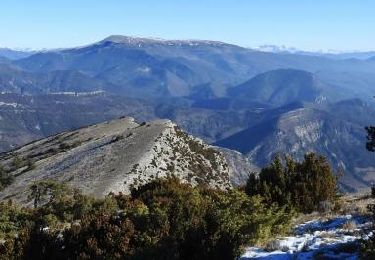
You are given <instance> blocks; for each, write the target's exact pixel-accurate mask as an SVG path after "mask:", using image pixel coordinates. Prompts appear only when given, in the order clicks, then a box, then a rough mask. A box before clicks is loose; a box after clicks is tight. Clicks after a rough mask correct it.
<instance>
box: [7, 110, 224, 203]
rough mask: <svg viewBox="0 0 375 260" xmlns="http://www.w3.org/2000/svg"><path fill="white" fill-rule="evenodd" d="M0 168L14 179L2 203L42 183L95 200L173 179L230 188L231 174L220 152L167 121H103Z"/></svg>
mask: <svg viewBox="0 0 375 260" xmlns="http://www.w3.org/2000/svg"><path fill="white" fill-rule="evenodd" d="M0 164H1V165H2V167H3V168H4V170H5V171H7V172H8V173H9V174H10V175H12V176H14V182H13V183H12V184H11V185H9V186H7V187H6V188H5V189H4V190H2V191H1V192H0V199H14V200H17V201H20V202H23V203H26V197H27V196H26V194H27V187H28V186H29V185H30V184H31V183H32V182H34V181H39V180H45V179H53V180H58V181H61V182H65V183H67V184H69V185H71V186H73V187H76V188H79V189H81V190H82V191H83V192H84V193H85V194H89V195H93V196H95V197H99V198H100V197H104V196H105V195H106V194H108V193H110V192H123V193H129V192H130V189H131V187H137V186H139V185H141V184H144V183H146V182H148V181H150V180H152V179H155V178H159V177H166V176H172V175H174V176H177V177H179V178H180V179H182V180H183V181H185V182H190V183H192V184H193V185H197V184H203V185H208V186H210V187H213V188H220V189H226V188H230V187H231V184H230V182H229V174H230V172H231V171H230V170H229V167H228V165H227V163H226V160H225V158H224V157H223V156H222V154H221V153H220V152H218V151H217V150H215V149H213V148H212V147H210V146H208V145H206V144H204V143H203V142H202V141H201V140H200V139H197V138H194V137H192V136H190V135H188V134H186V133H185V132H183V131H182V130H180V128H179V127H178V126H177V125H175V124H174V123H172V122H171V121H169V120H157V121H153V122H150V123H145V122H144V123H141V124H139V123H136V122H135V121H134V119H133V118H128V117H127V118H121V119H117V120H113V121H107V122H105V123H101V124H96V125H92V126H89V127H85V128H81V129H78V130H75V131H72V132H65V133H61V134H58V135H55V136H51V137H48V138H45V139H41V140H39V141H35V142H33V143H30V144H28V145H25V146H23V147H21V148H19V149H16V150H13V151H11V152H9V153H5V154H3V155H2V156H1V157H0Z"/></svg>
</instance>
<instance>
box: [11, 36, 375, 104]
mask: <svg viewBox="0 0 375 260" xmlns="http://www.w3.org/2000/svg"><path fill="white" fill-rule="evenodd" d="M15 64H17V65H18V66H20V67H21V68H23V69H26V70H29V71H33V72H46V71H53V70H78V71H80V72H83V73H85V74H87V75H89V76H91V77H95V78H100V79H102V80H105V81H107V82H109V83H112V84H115V85H117V86H118V88H117V89H118V90H119V92H122V93H129V88H130V89H131V90H132V91H133V92H134V93H133V95H136V96H144V95H145V92H146V94H148V95H150V96H151V97H152V96H166V95H167V96H172V97H181V96H189V95H191V94H193V93H194V94H195V96H197V95H199V92H200V89H199V87H200V86H203V85H204V86H208V87H209V88H210V90H211V91H212V93H214V94H215V95H216V96H225V91H226V89H227V88H228V87H230V86H235V85H238V84H241V83H243V82H245V81H246V80H249V79H250V78H252V77H253V76H255V75H257V74H259V73H263V72H266V71H269V70H275V69H280V68H293V69H298V70H305V71H308V72H311V73H316V74H318V75H320V78H321V80H322V81H324V82H326V83H327V84H332V85H335V86H336V85H338V86H340V87H341V88H342V89H343V90H345V92H346V91H347V90H350V89H353V85H352V83H356V82H362V81H364V80H365V81H368V84H374V83H375V79H374V78H373V77H371V76H369V75H367V74H371V73H372V72H373V71H374V69H375V63H372V62H369V61H366V60H336V59H329V58H326V57H316V56H306V55H300V54H283V53H282V54H279V53H265V52H259V51H254V50H250V49H246V48H242V47H239V46H235V45H230V44H225V43H220V42H210V41H166V40H154V39H145V38H132V37H125V36H112V37H109V38H107V39H104V40H103V41H100V42H98V43H95V44H92V45H88V46H85V47H80V48H73V49H64V50H57V51H49V52H41V53H37V54H35V55H32V56H30V57H27V58H25V59H21V60H18V61H16V62H15ZM342 74H350V77H351V81H352V82H347V80H345V79H342V80H341V77H342ZM332 77H333V78H334V79H332ZM335 79H340V80H339V81H337V80H335ZM122 89H123V91H121V90H122ZM144 89H147V91H143V90H144ZM203 91H204V92H207V89H206V88H205V89H203ZM355 94H356V96H358V95H361V96H362V97H363V96H367V95H369V92H368V90H367V89H366V90H364V91H363V93H361V92H359V93H355Z"/></svg>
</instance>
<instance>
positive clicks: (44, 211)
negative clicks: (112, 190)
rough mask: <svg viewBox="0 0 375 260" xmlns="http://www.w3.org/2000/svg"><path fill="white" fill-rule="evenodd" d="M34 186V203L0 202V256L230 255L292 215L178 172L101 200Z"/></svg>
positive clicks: (279, 229)
mask: <svg viewBox="0 0 375 260" xmlns="http://www.w3.org/2000/svg"><path fill="white" fill-rule="evenodd" d="M38 185H39V186H38V187H36V186H35V185H34V186H32V191H33V192H32V194H33V196H31V197H30V199H34V205H36V206H37V207H36V208H35V209H32V210H30V209H23V208H20V207H16V206H14V205H11V206H9V205H7V204H5V203H3V204H1V205H2V207H3V208H2V209H3V210H4V211H5V212H8V213H3V215H4V216H6V217H3V218H2V219H0V227H1V226H3V225H4V224H6V225H7V226H8V228H7V229H3V230H2V232H3V237H4V240H5V242H4V243H2V244H1V245H0V254H2V255H3V256H5V258H12V257H20V258H30V259H51V258H56V259H76V258H82V259H104V258H105V259H235V258H236V257H237V256H239V255H240V253H241V252H242V249H243V247H244V246H245V245H247V244H255V243H259V242H263V241H265V240H267V239H268V238H270V237H271V236H275V235H276V234H279V233H283V232H285V231H287V230H288V228H289V224H290V219H291V216H292V213H290V212H288V211H286V210H285V208H283V207H278V206H269V205H267V206H266V204H265V203H264V201H263V199H262V198H261V197H260V196H251V197H249V196H247V195H246V194H245V193H244V192H242V191H239V190H231V191H227V192H224V191H218V190H211V189H207V188H203V187H195V188H193V187H191V186H190V185H188V184H182V183H180V181H179V180H178V179H177V178H171V179H167V180H156V181H153V182H151V183H149V184H146V185H144V186H141V187H139V188H138V189H135V190H133V191H132V194H131V195H130V196H126V195H123V194H117V195H115V194H110V195H109V196H107V197H106V198H105V199H104V200H96V199H92V198H89V197H87V196H84V195H82V194H81V193H79V192H78V191H76V190H72V189H69V188H67V187H64V186H62V185H52V184H51V183H42V184H38ZM61 191H64V192H61ZM39 195H40V196H39ZM42 195H43V196H42ZM44 196H48V197H49V199H47V198H46V197H44ZM35 199H37V201H38V202H35ZM42 200H44V201H47V202H46V204H44V205H42V206H38V205H39V202H40V201H42ZM15 208H16V209H15ZM12 212H13V213H12ZM9 230H11V231H12V233H10V232H9ZM4 234H6V235H5V236H4ZM0 236H1V235H0Z"/></svg>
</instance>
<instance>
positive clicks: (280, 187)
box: [245, 153, 337, 213]
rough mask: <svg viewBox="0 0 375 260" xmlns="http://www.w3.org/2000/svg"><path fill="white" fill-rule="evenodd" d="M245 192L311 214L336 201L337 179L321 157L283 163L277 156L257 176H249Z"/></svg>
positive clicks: (309, 157)
mask: <svg viewBox="0 0 375 260" xmlns="http://www.w3.org/2000/svg"><path fill="white" fill-rule="evenodd" d="M245 190H246V193H247V194H248V195H250V196H254V195H261V196H263V197H264V198H265V199H266V201H268V202H269V203H271V204H272V203H277V204H278V205H279V206H291V207H294V208H296V209H297V210H298V211H300V212H304V213H311V212H312V211H314V210H318V209H319V205H322V204H323V203H325V204H327V205H328V204H329V203H334V202H335V201H336V199H337V177H336V176H335V175H334V174H333V171H332V170H331V168H330V166H329V164H328V162H327V160H326V159H325V158H324V157H322V156H317V155H315V154H313V153H310V154H306V155H305V157H304V160H303V161H302V162H298V161H295V160H293V159H292V158H290V157H285V163H283V162H282V160H281V158H280V157H279V156H277V157H276V158H275V159H274V161H273V162H272V163H271V164H270V165H269V166H267V167H265V168H263V169H262V170H261V172H260V173H259V176H256V175H255V174H251V175H250V177H249V179H248V181H247V184H246V188H245Z"/></svg>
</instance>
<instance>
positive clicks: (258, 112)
mask: <svg viewBox="0 0 375 260" xmlns="http://www.w3.org/2000/svg"><path fill="white" fill-rule="evenodd" d="M1 55H2V54H1V52H0V56H1ZM374 70H375V62H374V60H373V59H371V58H368V57H366V58H356V57H349V58H344V57H342V58H337V57H330V56H329V55H325V56H322V55H312V54H303V53H300V52H296V53H290V52H287V53H286V52H264V51H258V50H254V49H247V48H243V47H240V46H236V45H232V44H226V43H222V42H215V41H204V40H192V41H180V40H160V39H148V38H134V37H126V36H110V37H108V38H106V39H104V40H102V41H99V42H96V43H94V44H90V45H86V46H83V47H77V48H70V49H59V50H50V51H43V52H38V53H30V54H28V55H26V56H24V57H18V58H16V59H15V58H14V57H9V56H8V57H4V58H2V59H0V92H1V94H0V149H1V150H2V151H9V150H12V149H15V147H17V146H20V145H23V144H25V143H27V142H29V141H32V140H35V139H39V138H43V137H47V136H50V135H54V134H57V133H59V132H62V131H69V130H72V129H76V128H79V127H82V126H85V125H91V124H96V123H99V122H101V121H105V120H110V119H113V118H118V117H120V116H132V117H135V118H136V119H137V120H138V121H149V120H154V119H158V118H167V119H170V120H172V121H174V122H176V123H177V124H178V125H179V126H180V127H181V128H182V129H184V130H186V131H187V132H188V133H190V134H193V135H195V136H198V137H200V138H202V139H203V140H205V141H207V142H209V143H212V144H215V145H216V146H219V147H224V148H229V149H232V150H236V151H239V152H241V153H243V154H244V156H245V157H246V158H247V159H246V160H247V162H248V163H249V165H251V168H252V169H258V168H259V167H262V166H264V165H266V164H267V163H268V162H269V161H270V160H271V159H272V157H273V156H275V155H276V154H278V153H290V154H292V155H294V156H296V157H298V158H301V156H302V155H303V154H304V153H306V152H311V151H315V152H318V153H321V154H323V155H325V156H327V157H328V158H329V160H330V162H331V163H332V165H333V166H334V168H335V169H337V170H339V169H342V170H343V171H344V177H342V179H341V184H342V188H343V189H344V190H347V191H354V190H357V189H361V188H366V187H368V185H369V184H370V183H371V182H372V181H373V179H374V177H373V176H372V175H373V172H374V167H375V165H374V163H373V158H372V157H371V154H369V153H367V152H366V150H365V147H364V143H365V132H364V130H363V128H364V126H366V125H369V124H371V123H373V122H374V120H375V113H374V109H373V101H372V100H371V97H372V96H373V94H374V93H375V75H374V74H373V71H374ZM235 157H236V156H235V153H233V152H232V158H235ZM241 160H242V159H241ZM241 160H239V161H241ZM240 179H241V178H238V180H239V181H238V183H239V182H241V181H240ZM242 182H243V180H242Z"/></svg>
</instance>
